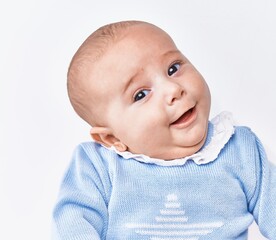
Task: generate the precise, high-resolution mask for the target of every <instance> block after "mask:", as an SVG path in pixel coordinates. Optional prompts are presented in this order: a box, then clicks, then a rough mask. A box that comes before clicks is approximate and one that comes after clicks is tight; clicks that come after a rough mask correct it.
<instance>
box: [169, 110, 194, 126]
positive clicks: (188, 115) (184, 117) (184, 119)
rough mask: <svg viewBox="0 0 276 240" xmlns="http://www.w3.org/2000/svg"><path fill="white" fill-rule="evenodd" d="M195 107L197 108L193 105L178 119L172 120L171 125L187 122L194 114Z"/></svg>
mask: <svg viewBox="0 0 276 240" xmlns="http://www.w3.org/2000/svg"><path fill="white" fill-rule="evenodd" d="M194 109H195V108H194V107H193V108H191V109H189V110H188V111H186V112H185V113H183V114H182V115H181V116H180V117H179V118H178V119H177V120H176V121H174V122H172V123H171V125H177V124H181V123H185V122H187V121H188V120H189V119H190V118H191V117H192V116H193V113H194Z"/></svg>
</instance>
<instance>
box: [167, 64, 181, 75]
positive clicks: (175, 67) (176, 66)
mask: <svg viewBox="0 0 276 240" xmlns="http://www.w3.org/2000/svg"><path fill="white" fill-rule="evenodd" d="M179 68H180V64H179V63H174V64H173V65H171V66H170V67H169V69H168V75H169V76H171V75H173V74H174V73H176V72H177V71H178V69H179Z"/></svg>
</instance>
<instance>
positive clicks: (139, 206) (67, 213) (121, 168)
mask: <svg viewBox="0 0 276 240" xmlns="http://www.w3.org/2000/svg"><path fill="white" fill-rule="evenodd" d="M212 134H213V125H212V124H211V123H210V124H209V131H208V137H207V140H206V143H205V146H204V147H206V146H208V144H209V142H210V140H211V138H212ZM204 147H203V148H204ZM253 219H255V220H256V222H257V223H258V225H259V228H260V230H261V232H262V234H263V235H264V236H265V237H267V238H269V239H276V168H275V166H273V165H272V164H271V163H269V162H268V161H267V158H266V155H265V152H264V149H263V147H262V145H261V143H260V141H259V139H258V138H257V137H256V136H255V135H254V133H252V132H251V130H250V129H248V128H245V127H236V128H235V133H234V134H233V135H232V137H231V138H230V140H229V141H228V142H227V143H226V145H225V146H224V148H223V149H222V150H221V151H220V153H219V156H218V157H217V158H216V159H215V161H212V162H209V163H206V164H201V165H197V164H196V163H195V162H194V161H189V160H188V161H187V162H186V163H185V164H182V165H176V166H160V165H156V164H149V163H143V162H139V161H137V160H135V159H133V158H130V159H128V160H127V159H124V158H122V157H121V156H119V155H118V154H116V153H115V152H113V151H110V150H108V149H106V148H104V147H102V146H100V145H98V144H96V143H93V142H88V143H83V144H80V145H79V146H78V147H77V148H76V150H75V152H74V155H73V160H72V162H71V165H70V167H69V169H68V171H67V173H66V175H65V177H64V180H63V182H62V185H61V189H60V194H59V199H58V202H57V205H56V207H55V210H54V231H53V239H62V240H96V239H130V240H135V239H141V240H142V239H150V240H197V239H198V240H200V239H217V240H218V239H222V240H225V239H239V240H241V239H247V229H248V226H249V225H250V224H251V223H252V221H253Z"/></svg>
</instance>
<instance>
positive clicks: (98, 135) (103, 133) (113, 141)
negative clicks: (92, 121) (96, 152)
mask: <svg viewBox="0 0 276 240" xmlns="http://www.w3.org/2000/svg"><path fill="white" fill-rule="evenodd" d="M90 135H91V137H92V138H93V139H94V141H95V142H97V143H99V144H102V145H104V146H106V147H112V146H114V147H115V148H116V149H117V151H119V152H124V151H126V150H127V146H126V145H125V144H124V143H122V142H121V141H120V140H119V139H118V138H116V137H115V136H114V135H113V133H112V131H111V130H110V129H109V128H106V127H93V128H92V129H91V130H90Z"/></svg>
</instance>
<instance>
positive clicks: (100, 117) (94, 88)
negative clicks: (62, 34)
mask: <svg viewBox="0 0 276 240" xmlns="http://www.w3.org/2000/svg"><path fill="white" fill-rule="evenodd" d="M68 93H69V98H70V101H71V103H72V105H73V107H74V109H75V111H76V112H77V113H78V115H79V116H80V117H81V118H83V119H84V120H85V121H86V122H88V123H89V124H90V125H91V126H92V129H91V136H92V137H93V139H94V140H95V141H97V142H98V143H100V144H103V145H105V146H107V147H111V146H114V147H115V148H116V149H117V150H118V151H125V150H128V151H130V152H132V153H139V154H145V155H148V156H150V157H154V158H162V159H166V160H169V159H175V158H180V157H185V156H187V155H191V154H193V153H195V152H196V151H198V150H199V149H200V148H201V147H202V145H203V144H204V142H205V139H206V135H207V129H208V118H209V112H210V102H211V101H210V93H209V89H208V86H207V84H206V82H205V80H204V79H203V77H202V76H201V74H200V73H199V72H198V71H197V70H196V69H195V67H194V66H193V65H192V64H191V63H190V62H189V60H188V59H187V58H186V57H185V56H184V55H183V54H182V53H181V52H180V51H179V50H178V49H177V47H176V45H175V44H174V42H173V40H172V39H171V38H170V36H169V35H168V34H167V33H166V32H164V31H163V30H161V29H160V28H158V27H156V26H154V25H152V24H150V23H146V22H140V21H125V22H118V23H113V24H109V25H106V26H103V27H102V28H100V29H98V30H97V31H95V32H94V33H92V34H91V35H90V36H89V37H88V38H87V39H86V40H85V42H84V43H83V44H82V45H81V46H80V48H79V49H78V51H77V52H76V54H75V55H74V57H73V59H72V62H71V64H70V67H69V70H68Z"/></svg>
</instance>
